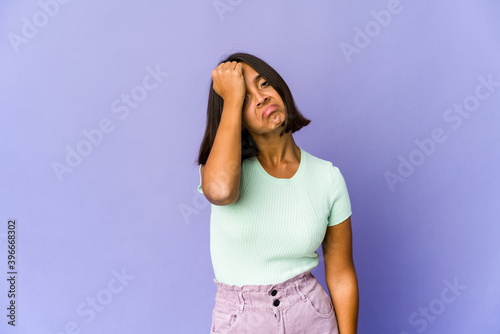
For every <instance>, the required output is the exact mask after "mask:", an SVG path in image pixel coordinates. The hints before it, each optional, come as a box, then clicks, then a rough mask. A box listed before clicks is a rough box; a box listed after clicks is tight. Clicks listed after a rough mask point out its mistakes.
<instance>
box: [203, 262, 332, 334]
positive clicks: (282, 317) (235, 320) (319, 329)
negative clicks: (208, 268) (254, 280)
mask: <svg viewBox="0 0 500 334" xmlns="http://www.w3.org/2000/svg"><path fill="white" fill-rule="evenodd" d="M214 283H215V284H216V285H217V293H216V294H215V307H214V310H213V312H212V327H211V330H210V334H244V333H245V334H256V333H257V334H338V333H339V331H338V327H337V319H336V317H335V311H334V308H333V304H332V300H331V299H330V297H329V296H328V294H327V293H326V291H325V289H323V287H322V286H321V284H319V282H318V280H317V279H316V277H314V275H313V274H312V273H311V271H306V272H304V273H302V274H299V275H297V276H295V277H292V278H290V279H288V280H286V281H285V282H282V283H278V284H270V285H243V286H242V287H240V286H236V285H226V284H224V283H220V282H218V281H217V280H216V279H215V278H214Z"/></svg>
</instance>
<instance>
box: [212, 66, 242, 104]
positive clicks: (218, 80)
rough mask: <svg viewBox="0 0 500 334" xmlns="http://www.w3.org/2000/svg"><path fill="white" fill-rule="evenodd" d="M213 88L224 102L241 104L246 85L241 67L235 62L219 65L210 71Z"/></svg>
mask: <svg viewBox="0 0 500 334" xmlns="http://www.w3.org/2000/svg"><path fill="white" fill-rule="evenodd" d="M212 80H213V88H214V90H215V92H216V93H217V94H218V95H219V96H220V97H222V99H223V100H224V102H228V101H230V102H238V103H243V101H244V99H245V94H246V85H245V80H244V77H243V66H242V65H241V63H238V62H235V61H231V62H229V61H227V62H225V63H222V64H220V65H219V66H217V67H216V68H215V69H214V70H213V71H212Z"/></svg>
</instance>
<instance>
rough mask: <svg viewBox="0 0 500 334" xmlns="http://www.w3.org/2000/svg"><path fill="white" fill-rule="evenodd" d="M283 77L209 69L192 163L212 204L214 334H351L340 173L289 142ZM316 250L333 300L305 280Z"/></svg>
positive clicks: (250, 69) (232, 63) (234, 66)
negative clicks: (203, 120)
mask: <svg viewBox="0 0 500 334" xmlns="http://www.w3.org/2000/svg"><path fill="white" fill-rule="evenodd" d="M309 122H310V120H308V119H306V118H305V117H304V116H303V115H302V114H301V113H300V112H299V110H298V109H297V107H296V106H295V103H294V100H293V97H292V94H291V92H290V90H289V88H288V86H287V84H286V83H285V81H284V80H283V79H282V77H281V76H280V75H279V74H278V73H277V72H276V71H275V70H274V69H273V68H272V67H270V66H269V65H268V64H267V63H266V62H264V61H263V60H261V59H259V58H257V57H255V56H253V55H250V54H246V53H236V54H232V55H231V56H229V57H228V58H227V59H225V60H223V61H222V62H220V64H219V65H218V66H217V67H216V68H215V69H214V70H213V71H212V84H211V87H210V92H209V99H208V110H207V126H206V130H205V136H204V138H203V141H202V144H201V147H200V151H199V156H198V164H199V165H200V169H199V171H200V185H199V187H198V191H200V192H201V193H203V194H204V195H205V197H206V198H207V200H208V201H209V202H210V203H211V204H212V205H211V209H212V212H211V217H210V220H211V221H210V253H211V257H212V264H213V268H214V273H215V278H214V283H215V284H216V285H217V293H216V295H215V307H214V309H213V312H212V327H211V333H213V334H215V333H219V334H222V333H225V334H227V333H232V334H235V333H249V334H250V333H259V334H268V333H269V334H271V333H273V334H274V333H282V334H285V333H286V334H292V333H297V334H298V333H301V334H302V333H307V334H319V333H321V334H323V333H339V332H340V333H341V334H352V333H356V328H357V318H358V285H357V278H356V272H355V269H354V263H353V258H352V232H351V220H350V216H351V205H350V200H349V195H348V192H347V188H346V184H345V181H344V178H343V177H342V174H341V173H340V171H339V169H338V168H337V167H335V166H334V165H333V164H332V163H331V162H330V161H327V160H323V159H320V158H317V157H315V156H313V155H311V154H309V153H308V152H306V151H304V150H303V149H302V148H301V147H299V146H297V144H296V143H295V141H294V139H293V136H292V133H293V132H295V131H297V130H299V129H300V128H302V127H303V126H306V125H307V124H309ZM320 245H322V249H323V256H324V260H325V275H326V277H325V279H326V283H327V285H328V290H329V292H330V296H331V299H330V297H329V296H328V294H327V293H326V291H325V290H324V289H323V287H322V286H321V284H319V283H318V281H317V279H316V277H314V275H313V274H312V273H311V270H312V269H314V268H315V267H316V266H317V265H318V263H319V254H318V253H317V252H316V249H317V248H318V247H319V246H320Z"/></svg>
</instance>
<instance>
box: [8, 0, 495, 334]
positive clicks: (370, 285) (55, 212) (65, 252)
mask: <svg viewBox="0 0 500 334" xmlns="http://www.w3.org/2000/svg"><path fill="white" fill-rule="evenodd" d="M0 6H1V10H0V32H1V34H0V35H1V36H2V38H1V39H0V69H1V80H0V94H1V95H0V108H1V115H2V122H0V140H1V143H2V145H1V146H0V147H1V148H0V159H1V163H2V165H1V173H0V209H1V210H0V212H1V215H0V219H1V224H0V259H1V261H2V263H3V265H1V266H0V267H1V268H2V270H1V272H0V277H1V279H0V282H1V283H0V295H1V296H2V298H1V307H0V309H2V310H3V311H2V312H3V313H4V314H1V318H0V319H3V320H1V323H0V332H1V333H52V334H55V333H58V334H60V333H139V332H150V333H208V332H209V326H210V323H211V313H212V308H213V305H214V295H215V292H216V287H215V285H214V284H213V281H212V279H213V271H212V266H211V262H210V252H209V216H210V206H209V203H208V201H206V199H205V198H204V197H203V196H202V195H201V194H199V193H198V192H197V191H196V187H197V185H198V181H199V179H198V167H197V165H195V164H194V161H195V159H196V156H197V151H198V148H199V144H200V141H201V138H202V135H203V131H204V126H205V112H206V104H207V96H208V95H207V90H208V87H209V83H210V73H211V71H212V69H213V68H214V67H215V66H216V65H217V63H218V61H219V60H220V59H221V58H222V56H224V55H228V54H230V53H232V52H235V51H244V52H249V53H253V54H255V55H257V56H259V57H262V58H263V59H265V60H266V61H268V62H269V63H270V64H271V65H272V66H273V67H275V68H276V69H277V70H278V72H279V73H280V74H282V76H283V77H284V79H285V80H286V81H287V83H288V84H289V86H290V88H291V90H292V93H293V94H294V97H295V99H296V102H297V104H298V106H299V108H300V109H301V111H302V112H303V113H304V114H305V115H306V117H308V118H310V119H311V120H312V122H311V124H310V125H309V126H307V127H306V128H304V129H302V130H301V131H299V132H297V133H296V134H295V136H294V137H295V139H296V142H297V143H298V145H299V146H301V147H302V148H304V149H305V150H307V151H308V152H310V153H311V154H313V155H315V156H318V157H320V158H322V159H326V160H330V161H332V162H333V163H334V165H336V166H339V168H340V169H341V170H342V171H343V175H344V177H345V179H346V182H347V186H348V189H349V193H350V197H351V202H352V208H353V215H352V222H353V229H354V256H355V264H356V268H357V272H358V278H359V284H360V296H361V297H360V318H359V333H384V334H386V333H394V334H410V333H411V334H413V333H424V332H425V333H429V334H430V333H472V332H473V333H500V320H499V319H500V318H499V317H498V314H499V311H500V298H499V297H500V285H499V284H498V277H499V275H500V269H499V268H500V253H499V249H498V236H499V233H500V227H499V225H498V222H499V218H500V214H499V213H498V203H499V200H500V195H499V189H500V188H499V187H500V177H499V173H498V165H497V164H498V163H500V150H499V149H498V147H499V143H500V135H499V133H500V132H499V131H498V130H499V125H500V115H499V105H500V62H499V61H498V54H499V53H500V43H499V42H500V37H499V35H498V33H497V32H498V31H499V29H500V23H499V21H498V16H499V14H500V5H499V3H498V2H497V1H494V0H490V1H486V0H485V1H458V2H457V1H451V0H446V1H439V2H434V1H410V0H401V1H397V0H389V1H387V0H384V1H367V0H364V1H356V2H349V1H315V2H305V1H272V2H269V1H244V0H215V1H211V0H210V1H198V2H196V1H195V2H193V1H189V2H181V1H178V2H173V1H169V2H166V1H159V0H157V1H147V2H137V1H121V2H117V1H115V2H111V1H105V2H102V1H86V2H81V1H80V2H77V1H68V0H65V1H62V0H40V1H35V0H29V1H23V2H5V1H4V2H2V3H1V4H0ZM9 220H15V222H16V225H15V236H16V239H15V242H16V243H15V247H16V248H15V254H14V255H15V259H14V261H15V263H14V267H13V268H11V269H9V268H8V267H7V265H8V263H7V261H8V246H9V245H12V243H13V242H12V241H11V240H13V238H12V237H10V236H11V235H14V234H13V233H12V232H8V231H9V230H8V228H9V227H8V224H9ZM11 229H12V227H11ZM9 241H10V244H9ZM11 248H12V247H11ZM318 252H319V253H320V254H321V248H320V249H318ZM11 255H12V254H11ZM11 265H12V264H11ZM8 272H16V274H8ZM313 273H314V274H315V275H316V276H317V277H318V279H319V280H320V282H321V283H322V284H323V286H326V285H325V282H324V267H323V263H322V262H320V265H319V266H318V267H317V268H315V269H314V271H313ZM11 276H14V279H13V280H11V281H7V279H8V278H11ZM11 283H13V285H11ZM12 289H14V291H15V297H14V296H11V297H9V296H8V295H9V293H8V291H9V290H12ZM12 301H13V302H14V303H15V304H14V305H15V311H14V313H13V310H12V307H10V306H9V305H11V304H10V303H11V302H12ZM8 307H10V308H11V310H7V308H8ZM12 313H13V314H15V322H13V323H15V327H14V326H12V325H9V324H8V321H14V320H13V317H12V316H11V317H10V318H9V317H8V316H7V315H10V314H12Z"/></svg>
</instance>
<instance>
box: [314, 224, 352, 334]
mask: <svg viewBox="0 0 500 334" xmlns="http://www.w3.org/2000/svg"><path fill="white" fill-rule="evenodd" d="M322 248H323V258H324V259H325V278H326V284H327V286H328V291H329V292H330V296H331V298H332V302H333V306H334V307H335V315H336V317H337V323H338V327H339V332H340V334H356V333H357V325H358V309H359V293H358V280H357V277H356V270H355V269H354V261H353V258H352V229H351V217H349V218H347V219H346V220H344V221H343V222H342V223H340V224H337V225H334V226H330V227H328V228H327V229H326V234H325V239H324V240H323V243H322Z"/></svg>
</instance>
